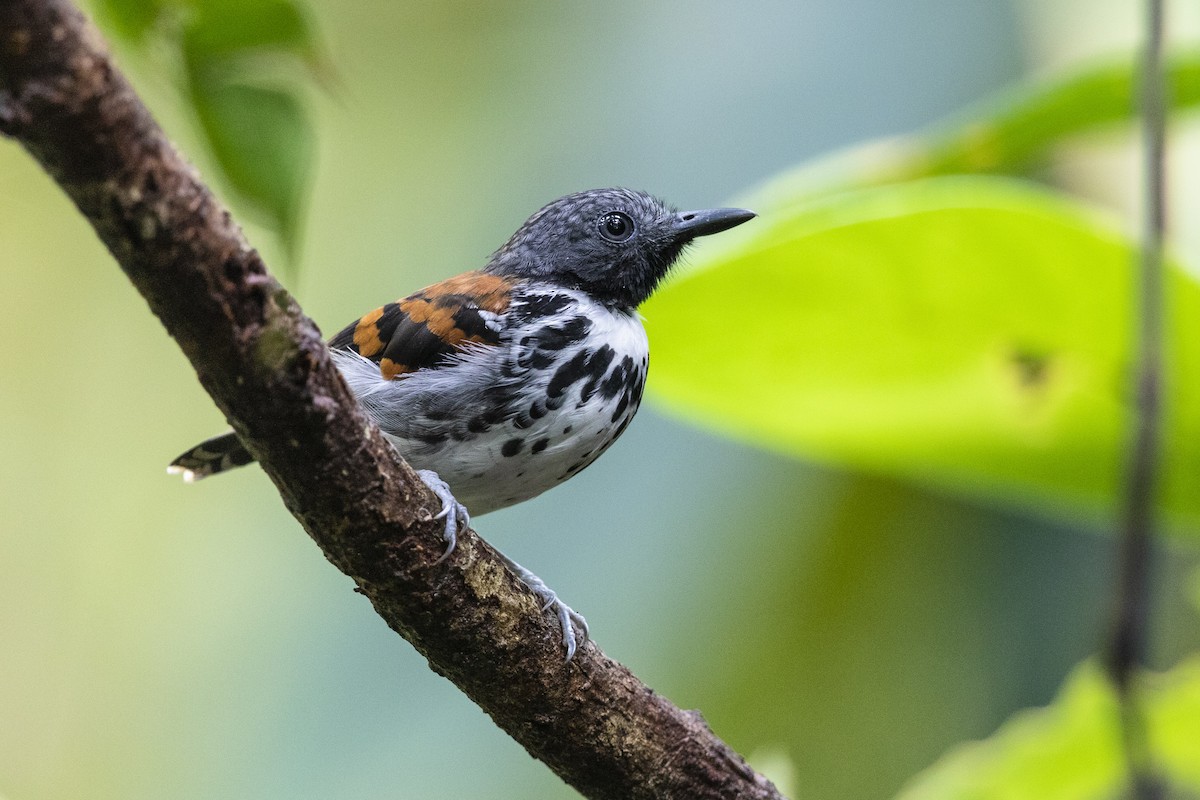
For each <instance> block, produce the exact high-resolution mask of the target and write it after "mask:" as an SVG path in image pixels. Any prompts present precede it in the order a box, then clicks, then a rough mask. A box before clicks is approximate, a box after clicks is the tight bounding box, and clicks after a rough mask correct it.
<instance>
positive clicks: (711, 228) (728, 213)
mask: <svg viewBox="0 0 1200 800" xmlns="http://www.w3.org/2000/svg"><path fill="white" fill-rule="evenodd" d="M756 216H758V215H757V214H755V213H754V212H753V211H747V210H746V209H744V208H711V209H709V210H707V211H680V212H679V213H678V214H676V215H675V235H676V236H677V237H678V238H679V239H680V240H682V241H688V240H691V239H695V238H696V237H697V236H708V235H709V234H712V233H720V232H721V231H727V230H729V229H730V228H734V227H737V226H738V225H741V224H742V223H743V222H749V221H750V220H752V219H754V218H755V217H756Z"/></svg>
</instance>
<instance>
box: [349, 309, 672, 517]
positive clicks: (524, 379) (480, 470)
mask: <svg viewBox="0 0 1200 800" xmlns="http://www.w3.org/2000/svg"><path fill="white" fill-rule="evenodd" d="M545 291H546V290H542V291H541V293H529V294H527V295H525V296H523V297H519V298H517V300H516V302H514V304H513V307H512V308H511V309H510V310H509V312H507V313H506V314H505V315H503V317H502V318H501V320H500V322H501V324H502V325H503V328H502V338H501V343H500V345H499V346H496V347H492V346H477V347H473V348H470V349H467V350H464V351H463V352H462V353H461V354H460V355H458V356H456V357H455V358H453V359H452V360H450V361H448V362H447V363H446V364H445V365H441V366H438V367H436V368H433V369H424V370H419V371H417V372H415V373H412V374H410V375H407V376H405V377H404V378H402V379H399V380H393V381H387V380H384V379H383V378H382V376H381V375H380V372H379V368H378V366H377V365H375V364H374V363H372V362H370V361H368V360H366V359H364V358H362V357H361V356H357V355H355V354H352V353H346V352H340V353H337V352H335V362H336V363H337V364H338V366H339V368H340V369H341V370H342V374H343V375H344V376H345V378H346V380H347V382H348V383H349V384H350V388H351V389H352V390H353V391H354V393H355V394H356V395H358V397H359V399H360V400H361V401H362V402H363V404H364V406H365V407H366V408H367V411H368V413H370V414H371V415H372V417H374V418H375V420H376V422H377V423H378V424H379V425H380V427H381V428H382V429H383V430H384V432H385V433H386V434H388V437H389V439H391V440H392V442H393V443H394V444H395V445H396V447H397V449H398V450H399V451H400V452H401V454H402V455H404V457H405V458H406V459H407V460H408V461H409V462H410V463H411V464H412V465H413V466H414V467H416V468H417V469H431V470H434V471H435V472H437V473H438V474H439V475H440V476H441V477H442V479H443V480H445V481H446V482H447V483H448V484H449V485H450V488H451V489H452V491H453V492H454V494H455V496H456V497H457V498H458V500H459V501H460V502H462V503H463V504H464V505H466V506H467V509H468V510H469V511H470V512H471V513H472V514H476V515H478V514H483V513H486V512H488V511H492V510H494V509H497V508H503V507H504V506H508V505H512V504H514V503H519V502H521V501H523V500H527V499H529V498H531V497H534V496H536V495H538V494H541V493H542V492H544V491H546V490H547V489H549V488H551V487H553V486H556V485H557V484H559V483H561V482H562V481H564V480H566V479H567V478H569V477H571V476H573V475H575V474H577V473H578V472H580V471H581V470H582V469H584V468H585V467H586V466H588V465H589V464H591V463H592V461H594V460H595V459H596V458H597V457H598V456H599V455H600V454H601V453H602V452H604V451H605V450H606V449H607V448H608V447H609V445H611V444H612V443H613V441H614V440H615V439H616V438H617V437H618V436H619V435H620V434H621V433H622V432H623V431H624V429H625V426H626V425H627V424H628V423H629V421H630V420H631V419H632V418H633V415H634V413H635V412H636V411H637V408H638V406H639V404H640V402H641V395H642V387H643V386H644V384H645V379H646V369H647V366H648V360H649V343H648V341H647V339H646V332H645V329H644V328H643V327H642V324H641V320H640V319H639V318H638V317H637V315H636V314H626V313H622V312H613V311H611V310H609V309H608V308H605V307H604V306H601V305H599V304H597V303H594V302H593V301H591V300H590V299H589V298H588V297H587V296H586V295H583V294H581V293H579V292H574V291H570V290H564V289H555V290H553V297H554V299H555V300H556V301H559V302H557V303H556V304H555V305H556V308H555V311H554V313H553V314H551V315H549V316H545V315H539V314H534V313H529V310H530V309H532V308H534V307H536V306H537V301H538V300H545V299H546V297H547V295H546V294H545ZM564 297H565V298H566V299H568V300H569V301H570V302H568V303H563V302H561V301H562V299H564ZM581 319H582V320H586V330H585V331H582V332H580V335H578V336H574V335H571V336H567V335H566V334H563V333H561V332H569V333H571V334H573V333H574V332H576V331H577V330H578V329H580V328H582V327H585V326H584V325H583V324H581V322H580V320H581Z"/></svg>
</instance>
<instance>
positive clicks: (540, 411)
mask: <svg viewBox="0 0 1200 800" xmlns="http://www.w3.org/2000/svg"><path fill="white" fill-rule="evenodd" d="M544 416H546V409H545V408H544V407H543V406H542V405H541V404H540V403H536V402H535V403H531V404H530V406H529V418H530V419H541V418H542V417H544Z"/></svg>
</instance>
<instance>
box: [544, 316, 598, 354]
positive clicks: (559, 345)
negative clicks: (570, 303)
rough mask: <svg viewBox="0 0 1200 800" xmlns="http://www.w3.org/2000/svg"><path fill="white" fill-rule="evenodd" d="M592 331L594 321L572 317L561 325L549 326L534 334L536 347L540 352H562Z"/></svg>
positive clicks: (582, 317) (581, 317)
mask: <svg viewBox="0 0 1200 800" xmlns="http://www.w3.org/2000/svg"><path fill="white" fill-rule="evenodd" d="M591 329H592V321H591V320H590V319H588V318H587V317H584V316H578V317H571V318H570V319H569V320H567V321H566V322H564V323H562V324H560V325H547V326H545V327H543V328H542V329H540V330H538V331H536V332H535V333H533V334H532V337H533V340H534V346H535V347H537V348H538V349H540V350H562V349H563V348H564V347H566V346H567V345H571V344H575V343H576V342H578V341H579V340H580V339H582V338H583V337H584V336H587V332H588V331H590V330H591Z"/></svg>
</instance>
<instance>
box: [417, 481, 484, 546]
mask: <svg viewBox="0 0 1200 800" xmlns="http://www.w3.org/2000/svg"><path fill="white" fill-rule="evenodd" d="M417 476H418V477H420V479H421V481H422V482H423V483H424V484H425V485H426V486H428V487H429V491H431V492H433V493H434V494H435V495H437V498H438V499H439V500H441V501H442V510H441V511H439V512H438V513H437V514H435V515H434V516H433V518H434V519H445V520H446V528H445V530H444V531H443V532H442V540H443V541H445V542H446V552H444V553H442V555H441V557H440V558H438V560H437V561H435V562H433V563H434V564H440V563H442V562H443V561H445V560H446V559H447V558H449V557H450V554H451V553H453V552H454V547H455V545H457V544H458V532H459V531H463V530H466V529H467V528H468V527H470V525H471V515H470V514H468V513H467V507H466V506H464V505H463V504H462V503H460V502H458V501H457V500H455V499H454V495H453V494H452V493H451V492H450V487H449V485H447V483H446V482H445V481H444V480H442V479H441V477H440V476H439V475H438V474H437V473H436V472H434V471H433V470H431V469H419V470H417Z"/></svg>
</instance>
